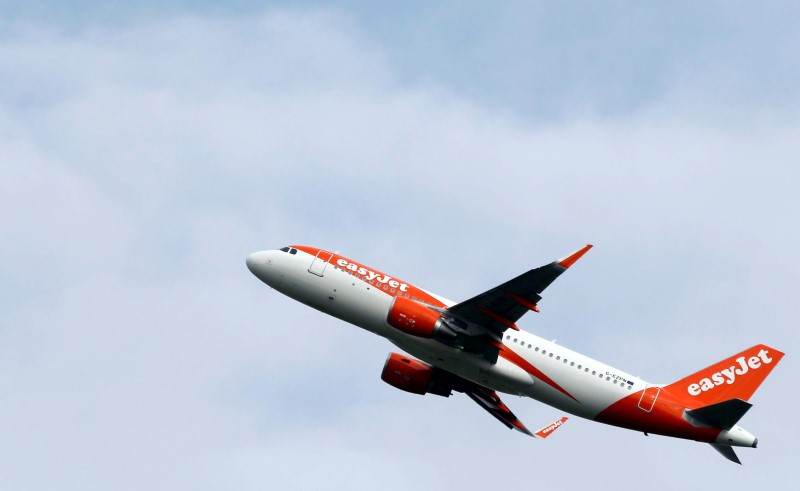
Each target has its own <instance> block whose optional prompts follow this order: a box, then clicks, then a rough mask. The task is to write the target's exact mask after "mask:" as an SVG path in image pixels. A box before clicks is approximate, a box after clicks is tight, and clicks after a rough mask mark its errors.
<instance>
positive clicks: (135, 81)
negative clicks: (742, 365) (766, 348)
mask: <svg viewBox="0 0 800 491" xmlns="http://www.w3.org/2000/svg"><path fill="white" fill-rule="evenodd" d="M0 18H2V19H3V20H2V21H0V73H2V74H3V76H2V77H0V156H2V165H0V210H2V211H1V212H0V213H2V215H0V252H2V254H3V257H5V258H6V261H4V262H3V263H2V266H0V277H2V278H3V281H2V282H0V293H1V295H0V393H2V394H3V396H2V399H0V434H2V435H3V440H4V444H3V445H0V488H2V489H9V490H14V489H52V488H54V487H58V488H60V489H81V490H86V489H109V488H114V489H142V488H148V489H170V490H174V489H231V488H234V489H264V487H269V488H275V489H308V488H323V489H373V488H375V487H378V486H380V487H381V488H384V489H401V488H408V487H415V488H419V489H428V488H441V487H443V486H447V487H457V488H463V489H485V488H486V487H487V486H490V485H491V486H503V487H511V486H519V485H520V484H519V483H520V481H524V482H525V485H532V484H534V483H535V484H536V485H539V486H548V487H554V486H559V487H567V488H572V487H577V486H589V485H597V486H601V487H608V486H611V485H618V483H619V482H620V480H622V479H625V480H629V481H631V482H639V481H645V480H647V479H649V478H650V477H651V476H652V474H653V472H656V473H657V474H658V475H659V481H658V482H656V483H654V485H653V487H654V489H690V488H691V489H694V488H696V487H697V485H698V484H700V485H702V484H707V485H711V484H712V483H713V485H715V486H716V485H720V484H721V485H724V486H725V487H726V488H729V489H744V488H752V487H753V486H755V485H758V486H770V485H771V486H773V487H782V486H783V483H785V482H786V481H787V479H788V478H789V477H788V476H789V475H790V472H791V471H792V470H793V467H792V466H793V465H794V462H796V459H797V450H796V449H795V446H794V440H795V436H796V430H794V429H792V428H793V427H791V426H789V427H788V429H787V426H786V425H787V424H790V422H791V421H792V416H793V413H792V408H793V407H794V406H795V403H796V397H797V396H796V395H794V394H792V393H791V391H790V390H786V388H787V387H793V386H794V385H795V384H794V381H793V378H792V377H793V374H794V373H796V364H795V362H794V361H792V360H793V359H792V353H793V352H794V351H796V350H795V349H794V348H796V347H797V345H798V343H797V337H796V335H795V332H794V329H795V326H796V325H797V320H798V315H797V313H796V309H795V308H794V303H795V297H796V296H797V287H796V280H795V278H796V277H797V274H798V273H800V267H798V253H797V252H796V251H795V247H794V244H796V243H797V242H798V227H797V226H796V222H797V218H796V217H797V214H798V211H800V210H798V208H800V206H798V205H799V202H798V198H797V194H796V188H797V183H798V181H799V180H800V179H799V178H800V172H799V171H798V167H797V165H796V160H797V158H796V156H797V155H798V154H799V153H800V152H799V151H800V138H798V137H799V136H800V132H799V131H798V129H799V128H800V125H798V116H797V114H798V109H799V108H798V103H799V102H800V99H799V98H798V87H800V84H798V75H800V67H798V63H797V61H796V55H795V52H796V46H798V44H800V43H798V41H799V39H798V38H799V37H800V36H799V35H798V34H797V33H796V29H794V28H793V26H796V25H797V21H798V8H797V7H795V6H794V5H793V4H790V3H767V4H763V5H759V7H758V8H756V7H754V6H752V5H749V4H745V3H741V4H734V3H730V2H684V3H676V4H672V5H671V6H669V7H667V6H664V5H661V4H642V5H630V4H627V3H621V2H620V3H617V2H611V3H602V4H601V3H582V4H579V5H577V6H572V7H570V8H569V9H565V8H564V7H561V6H558V5H555V4H545V3H527V2H501V3H497V4H495V6H493V7H491V9H488V8H487V7H486V6H485V5H483V4H479V3H466V4H460V3H443V4H438V5H436V6H431V5H429V4H428V3H425V2H411V3H408V2H405V3H403V4H396V5H394V6H390V7H386V8H384V7H381V8H378V7H376V6H375V5H373V4H372V3H366V2H364V3H359V2H333V3H327V4H324V5H323V4H318V3H314V2H301V3H292V4H288V3H274V4H269V3H255V2H226V3H225V4H224V5H223V4H218V3H216V2H199V3H195V2H140V3H138V4H137V6H136V7H131V6H130V5H129V4H127V3H123V2H120V3H117V4H113V3H112V4H108V3H100V2H74V3H71V4H70V5H69V6H64V5H63V4H62V3H61V2H26V3H25V4H22V5H20V4H18V3H12V2H0ZM587 242H592V243H594V244H595V245H596V247H595V249H593V250H592V251H591V253H590V254H588V255H587V256H586V257H584V259H583V260H582V261H581V262H580V263H579V264H578V265H576V267H575V268H574V269H571V270H570V272H569V274H568V275H564V276H563V277H562V278H560V279H559V281H558V282H557V283H556V284H554V285H553V286H552V287H551V288H550V289H548V291H547V292H546V293H547V294H546V296H545V298H544V300H543V301H542V302H541V307H542V314H541V315H537V316H530V318H529V317H525V318H524V320H523V321H522V323H521V325H522V327H523V328H525V329H527V330H530V331H533V332H535V333H537V334H539V335H542V336H544V337H546V338H548V339H553V338H557V339H558V340H559V342H560V343H562V344H564V345H566V346H568V347H570V348H573V349H577V350H578V351H581V352H583V353H586V354H587V355H589V356H593V357H595V358H598V359H600V360H602V361H605V362H608V363H610V364H612V365H615V366H618V367H619V368H621V369H623V370H627V371H630V372H633V373H636V374H638V375H641V376H643V377H645V378H647V379H650V380H652V381H655V382H670V381H673V380H676V379H678V378H680V377H682V376H684V375H686V374H688V373H690V372H693V371H695V370H697V369H699V368H702V367H704V366H707V365H709V364H711V363H713V362H715V361H718V360H719V359H722V358H724V357H727V356H728V355H730V354H733V353H735V352H737V351H739V350H741V349H743V348H746V347H748V346H751V345H754V344H757V343H760V342H764V343H767V344H770V345H772V346H775V347H776V348H779V349H782V350H783V351H785V352H787V353H788V355H787V356H786V358H785V359H784V360H783V361H782V363H781V365H780V366H779V367H778V368H777V369H776V370H775V371H774V372H773V374H772V376H771V377H770V378H769V380H768V381H767V382H766V383H765V384H764V386H763V387H762V389H761V390H760V391H759V392H758V393H757V394H756V396H755V397H754V399H753V402H754V403H755V408H754V409H753V410H752V411H751V412H750V413H749V414H748V415H747V416H746V418H745V419H744V420H743V422H742V423H743V425H744V426H745V427H746V428H748V429H749V430H751V431H752V432H753V433H755V434H756V435H757V436H758V437H759V440H760V442H761V444H760V448H759V449H757V450H751V451H747V450H743V451H742V452H740V456H741V458H742V460H743V462H744V463H745V466H743V467H741V468H739V467H735V466H732V465H731V464H730V463H728V462H727V461H725V460H724V459H722V458H720V457H719V456H718V455H716V454H715V452H713V451H712V450H711V449H709V448H706V446H704V445H699V444H693V443H690V442H682V441H673V440H669V439H666V438H659V437H651V438H645V437H644V436H642V435H639V434H636V433H633V432H625V431H622V430H617V429H614V428H609V427H604V426H600V425H595V424H592V423H589V422H586V421H581V420H571V421H570V423H569V424H568V425H567V427H565V428H564V429H562V430H561V431H560V432H559V434H557V435H556V436H555V437H553V438H550V439H548V440H547V442H546V443H545V444H541V442H531V441H530V440H528V439H525V438H522V437H520V436H519V435H515V434H512V433H511V432H507V431H504V430H503V428H502V427H500V426H499V425H498V424H497V423H496V422H495V421H493V420H492V419H491V418H488V417H487V416H486V415H485V414H484V413H483V412H482V411H481V410H480V409H479V408H477V407H475V406H474V404H473V403H472V402H471V401H469V400H467V399H466V398H465V397H458V396H454V397H452V398H450V399H449V400H444V399H441V398H436V397H432V396H426V397H424V398H423V397H415V396H412V395H410V394H405V393H402V392H400V391H397V390H395V389H392V388H391V387H389V386H387V385H385V384H383V383H382V382H381V381H380V378H379V373H380V369H381V367H382V364H383V361H384V360H385V357H386V355H387V353H388V352H389V351H392V350H393V349H394V348H393V347H392V346H391V345H389V343H388V342H386V341H384V340H382V339H379V338H376V337H374V336H372V335H370V334H368V333H366V332H362V331H360V330H358V329H357V328H355V327H352V326H348V325H345V324H343V323H341V322H339V321H336V320H334V319H332V318H327V317H325V316H324V315H322V314H320V313H317V312H315V311H312V310H309V309H307V308H305V307H304V306H302V305H299V304H297V303H294V302H292V301H291V300H289V299H287V298H285V297H282V296H280V295H279V294H277V293H276V292H274V291H271V290H269V289H267V288H265V287H264V286H263V285H262V284H260V283H259V282H258V281H257V280H256V279H255V278H254V277H252V276H251V275H250V273H249V271H247V269H246V267H245V265H244V257H245V255H246V254H247V253H249V252H252V251H254V250H259V249H264V248H274V247H280V246H283V245H286V244H290V243H301V244H302V243H306V244H312V245H318V246H320V247H326V248H330V249H333V250H339V251H341V252H342V253H343V254H345V255H347V256H351V257H353V258H355V259H357V260H359V261H361V262H364V263H365V264H368V265H372V266H373V267H375V268H378V269H380V270H383V271H386V272H388V273H390V274H393V275H396V276H398V277H401V278H403V279H404V280H407V281H411V282H413V283H415V284H417V285H419V286H421V287H423V288H426V289H429V290H432V291H435V292H437V293H440V294H442V295H444V296H446V297H448V298H452V299H454V300H459V299H464V298H468V297H469V296H471V295H473V294H475V293H477V292H480V291H483V290H485V289H487V288H489V287H491V286H494V285H496V284H499V283H501V282H502V281H505V280H507V279H508V278H510V277H513V276H515V275H517V274H519V273H521V272H522V271H524V270H526V269H528V268H530V267H534V266H538V265H540V264H544V263H546V262H548V261H550V260H552V259H554V258H556V257H560V256H562V255H564V254H565V253H567V252H570V251H572V250H575V249H577V248H578V247H580V246H581V245H583V244H584V243H587ZM506 402H507V403H508V405H509V406H510V407H511V408H512V409H513V410H514V411H515V413H516V414H517V415H518V416H519V417H520V418H521V419H522V420H523V421H525V422H526V424H528V425H529V426H531V427H537V426H538V425H539V424H540V423H541V424H544V423H547V422H550V421H553V420H554V419H556V418H557V417H560V416H561V414H560V413H558V412H557V411H555V410H554V409H552V408H548V407H546V406H543V405H541V404H538V403H536V402H535V401H531V400H522V399H517V398H509V400H507V401H506ZM465 451H466V452H468V453H466V452H465ZM466 455H469V460H467V458H466ZM456 456H458V457H460V458H458V457H456ZM475 461H479V462H481V468H482V469H483V470H482V471H481V472H480V473H478V474H477V475H476V474H475V473H474V472H472V471H473V469H474V463H473V462H475ZM450 463H452V465H449V464H450ZM576 469H582V471H581V472H575V470H576ZM678 469H682V471H680V472H679V471H677V470H678ZM699 469H701V470H699Z"/></svg>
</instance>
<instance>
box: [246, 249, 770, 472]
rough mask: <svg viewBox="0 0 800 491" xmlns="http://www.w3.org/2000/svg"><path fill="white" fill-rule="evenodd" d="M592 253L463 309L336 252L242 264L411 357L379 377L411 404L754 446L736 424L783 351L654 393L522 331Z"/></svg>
mask: <svg viewBox="0 0 800 491" xmlns="http://www.w3.org/2000/svg"><path fill="white" fill-rule="evenodd" d="M591 248H592V245H591V244H587V245H586V246H585V247H583V248H581V249H579V250H578V251H576V252H574V253H572V254H570V255H568V256H566V257H564V258H562V259H559V260H557V261H554V262H552V263H550V264H547V265H545V266H541V267H539V268H535V269H531V270H530V271H527V272H525V273H523V274H521V275H519V276H517V277H515V278H513V279H511V280H509V281H506V282H505V283H503V284H501V285H499V286H497V287H495V288H492V289H490V290H487V291H486V292H483V293H481V294H479V295H476V296H474V297H472V298H470V299H468V300H465V301H463V302H453V301H451V300H448V299H446V298H444V297H441V296H439V295H436V294H434V293H431V292H428V291H426V290H423V289H421V288H419V287H417V286H415V285H413V284H412V283H409V282H407V281H403V280H401V279H399V278H396V277H394V276H391V275H388V274H385V273H383V272H381V271H379V270H377V269H374V268H371V267H368V266H366V265H364V264H362V263H360V262H357V261H354V260H352V259H349V258H346V257H344V256H342V255H340V254H338V253H333V252H329V251H327V250H324V249H319V248H316V247H309V246H303V245H292V246H288V247H283V248H281V249H276V250H265V251H259V252H254V253H252V254H250V255H248V256H247V259H246V264H247V267H248V269H249V270H250V271H251V272H252V273H253V274H254V275H255V276H256V277H257V278H258V279H260V280H261V281H262V282H264V283H266V284H267V285H269V286H270V287H272V288H274V289H275V290H277V291H279V292H281V293H283V294H285V295H287V296H289V297H291V298H293V299H295V300H297V301H299V302H302V303H304V304H306V305H308V306H310V307H313V308H315V309H317V310H320V311H322V312H324V313H326V314H329V315H332V316H334V317H337V318H339V319H341V320H344V321H346V322H349V323H351V324H354V325H356V326H358V327H361V328H363V329H365V330H367V331H370V332H372V333H375V334H377V335H379V336H383V337H385V338H386V339H388V340H389V341H391V342H392V343H393V344H395V345H396V346H397V347H398V348H400V349H401V350H403V351H405V352H407V353H410V354H412V355H413V356H415V357H416V358H413V357H411V356H407V355H405V354H400V353H394V352H392V353H390V354H389V356H388V357H387V359H386V363H385V365H384V368H383V371H382V373H381V379H382V380H383V381H384V382H386V383H388V384H390V385H392V386H393V387H396V388H398V389H400V390H404V391H406V392H410V393H414V394H420V395H424V394H435V395H438V396H443V397H449V396H450V395H451V394H452V393H453V392H454V391H455V392H461V393H464V394H466V395H467V396H468V397H470V398H471V399H472V400H474V401H475V402H476V403H478V405H480V406H481V407H482V408H483V409H485V410H486V411H488V412H489V413H490V414H491V415H492V416H494V417H495V418H496V419H497V420H499V421H500V422H501V423H503V424H504V425H505V426H507V427H508V428H511V429H514V430H517V431H519V432H521V433H524V434H526V435H530V436H533V437H536V438H545V437H547V436H549V435H550V434H552V432H553V431H555V430H556V429H558V428H559V427H561V426H562V425H563V424H564V422H565V421H567V417H562V418H561V419H559V420H558V421H556V422H554V423H552V424H550V425H547V426H545V427H544V428H542V429H540V430H538V431H535V432H532V431H530V430H529V429H528V428H527V427H526V426H525V425H524V424H523V423H522V422H521V421H520V420H519V419H518V418H517V417H516V416H515V415H514V413H513V412H511V410H510V409H509V408H508V407H507V406H506V405H505V404H504V403H503V402H502V400H501V399H500V397H499V396H498V394H497V393H498V392H501V393H505V394H512V395H519V396H525V397H530V398H533V399H536V400H537V401H540V402H543V403H545V404H548V405H550V406H553V407H556V408H558V409H560V410H562V411H565V412H567V413H570V414H572V415H575V416H578V417H581V418H585V419H589V420H593V421H597V422H600V423H605V424H608V425H613V426H618V427H621V428H627V429H630V430H635V431H640V432H643V433H644V434H645V435H649V434H651V433H652V434H656V435H663V436H668V437H674V438H682V439H687V440H696V441H699V442H705V443H708V444H710V445H711V446H712V447H713V448H714V449H715V450H717V451H718V452H719V453H720V454H722V455H723V456H724V457H725V458H727V459H728V460H730V461H732V462H735V463H737V464H741V461H740V460H739V458H738V456H737V455H736V453H735V452H734V450H733V447H752V448H755V447H756V445H757V444H758V439H757V438H756V437H755V436H753V435H752V434H751V433H750V432H748V431H747V430H745V429H744V428H742V427H741V426H739V425H738V424H737V423H738V421H739V420H740V419H741V418H742V416H744V414H745V413H746V412H747V411H748V410H749V409H750V407H751V406H752V404H750V403H749V402H748V401H749V399H750V397H751V396H752V395H753V393H754V392H755V391H756V389H757V388H758V387H759V385H761V383H762V382H763V381H764V379H766V377H767V375H769V373H770V372H771V371H772V369H773V368H775V366H776V365H777V364H778V362H779V361H780V360H781V358H783V355H784V353H782V352H781V351H778V350H777V349H775V348H771V347H769V346H766V345H763V344H759V345H756V346H753V347H751V348H748V349H746V350H744V351H742V352H741V353H737V354H735V355H733V356H731V357H729V358H726V359H724V360H722V361H720V362H718V363H715V364H713V365H711V366H709V367H707V368H704V369H702V370H700V371H698V372H696V373H693V374H691V375H689V376H687V377H684V378H682V379H680V380H678V381H676V382H673V383H670V384H656V383H651V382H648V381H645V380H642V379H641V378H639V377H636V376H633V375H631V374H630V373H628V372H624V371H622V370H619V369H617V368H614V367H612V366H610V365H607V364H605V363H602V362H599V361H596V360H593V359H592V358H589V357H588V356H585V355H583V354H580V353H577V352H575V351H572V350H570V349H567V348H565V347H563V346H561V345H560V344H556V343H555V342H554V341H548V340H545V339H543V338H541V337H538V336H536V335H534V334H532V333H529V332H526V331H523V330H521V329H520V328H519V326H517V324H516V323H517V322H518V321H519V319H520V318H521V317H522V316H523V315H524V314H525V313H527V312H529V311H534V312H539V307H538V304H539V301H540V300H541V299H542V297H541V293H542V292H543V291H544V290H545V288H547V287H548V286H549V285H550V284H551V283H552V282H553V281H554V280H555V279H556V278H558V277H559V276H560V275H561V274H562V273H564V271H566V270H567V269H568V268H570V267H571V266H572V265H574V264H575V262H576V261H578V259H580V258H581V257H582V256H583V255H584V254H586V252H588V251H589V249H591Z"/></svg>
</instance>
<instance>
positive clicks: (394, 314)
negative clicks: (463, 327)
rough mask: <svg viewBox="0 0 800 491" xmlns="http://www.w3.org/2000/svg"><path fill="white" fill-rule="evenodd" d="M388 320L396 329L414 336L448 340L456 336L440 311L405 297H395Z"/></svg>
mask: <svg viewBox="0 0 800 491" xmlns="http://www.w3.org/2000/svg"><path fill="white" fill-rule="evenodd" d="M386 321H387V322H388V323H389V325H390V326H392V327H394V328H395V329H398V330H400V331H402V332H404V333H406V334H410V335H412V336H417V337H421V338H428V339H437V340H440V341H446V342H447V341H452V340H454V339H455V338H456V332H455V331H454V330H453V328H452V327H450V326H449V325H448V324H447V323H446V322H445V320H444V319H443V318H442V315H441V314H440V313H439V312H436V311H435V310H433V309H429V308H428V307H426V306H425V305H423V304H421V303H419V302H416V301H414V300H411V299H408V298H405V297H395V299H394V301H393V302H392V308H391V309H389V316H388V317H387V319H386Z"/></svg>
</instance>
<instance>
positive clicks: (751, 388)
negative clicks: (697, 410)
mask: <svg viewBox="0 0 800 491" xmlns="http://www.w3.org/2000/svg"><path fill="white" fill-rule="evenodd" d="M781 358H783V353H782V352H780V351H778V350H776V349H775V348H770V347H769V346H766V345H763V344H759V345H758V346H753V347H752V348H750V349H746V350H744V351H742V352H741V353H738V354H735V355H733V356H731V357H730V358H727V359H725V360H722V361H721V362H719V363H716V364H714V365H711V366H710V367H708V368H704V369H702V370H700V371H699V372H697V373H693V374H692V375H689V376H688V377H686V378H683V379H681V380H678V381H677V382H675V383H672V384H670V385H668V386H666V387H664V390H666V391H668V392H670V393H672V394H674V395H676V396H678V397H680V398H681V399H684V400H687V401H692V402H693V403H696V404H694V406H695V407H700V406H707V405H709V404H715V403H718V402H722V401H727V400H730V399H742V400H744V401H746V400H748V399H750V397H751V396H752V395H753V393H754V392H755V391H756V389H758V386H759V385H761V383H762V382H763V381H764V379H766V378H767V375H769V374H770V372H771V371H772V369H773V368H775V365H777V364H778V362H779V361H780V360H781Z"/></svg>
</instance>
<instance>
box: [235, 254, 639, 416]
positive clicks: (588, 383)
mask: <svg viewBox="0 0 800 491" xmlns="http://www.w3.org/2000/svg"><path fill="white" fill-rule="evenodd" d="M313 261H315V256H313V255H311V254H308V253H306V252H304V251H302V250H298V251H296V252H295V253H293V254H289V253H287V252H284V251H262V252H258V253H254V254H253V255H251V256H250V257H248V266H250V268H251V270H252V271H253V273H254V274H256V275H257V276H258V277H259V278H260V279H261V280H262V281H264V282H265V283H267V284H268V285H270V286H271V287H273V288H274V289H276V290H278V291H279V292H281V293H283V294H285V295H287V296H289V297H291V298H293V299H295V300H297V301H299V302H302V303H304V304H306V305H308V306H310V307H313V308H315V309H317V310H320V311H322V312H325V313H326V314H330V315H332V316H334V317H338V318H339V319H342V320H344V321H346V322H349V323H351V324H355V325H357V326H359V327H361V328H363V329H366V330H368V331H371V332H373V333H375V334H378V335H379V336H383V337H385V338H386V339H388V340H389V341H391V342H392V343H394V344H395V345H397V346H398V347H399V348H401V349H403V350H405V351H406V352H408V353H409V354H411V355H413V356H416V357H418V358H420V359H421V360H423V361H426V362H428V363H430V364H432V365H435V366H438V367H440V368H443V369H445V370H447V371H450V372H452V373H455V374H457V375H459V376H461V377H463V378H465V379H467V380H470V381H472V382H475V383H477V384H480V385H483V386H485V387H488V388H491V389H494V390H497V391H500V392H504V393H508V394H516V395H522V396H527V397H531V398H534V399H536V400H539V401H541V402H544V403H546V404H549V405H551V406H554V407H557V408H560V409H562V410H564V411H567V412H569V413H571V414H574V415H576V416H581V417H584V418H589V419H593V418H594V417H595V416H596V415H597V414H598V413H599V412H601V411H603V410H604V409H606V408H608V407H609V406H611V405H612V404H614V403H615V402H617V401H620V400H621V399H623V398H625V397H627V396H629V395H631V394H632V393H635V392H637V391H640V390H643V389H645V388H646V387H647V386H648V383H647V382H645V381H643V380H641V379H639V378H638V377H635V376H633V375H631V374H629V373H626V372H623V371H621V370H618V369H616V368H613V367H611V366H609V365H606V364H604V363H601V362H599V361H597V360H593V359H592V358H589V357H587V356H584V355H582V354H580V353H576V352H575V351H572V350H570V349H567V348H565V347H563V346H560V345H558V344H555V343H553V342H551V341H547V340H545V339H542V338H540V337H538V336H536V335H534V334H531V333H529V332H525V331H521V330H520V331H512V330H507V331H506V332H505V334H504V335H503V339H502V343H503V344H504V346H505V347H506V348H507V349H509V350H510V351H513V352H514V353H516V354H517V355H519V356H520V357H521V358H522V359H524V360H525V361H526V362H528V363H530V364H532V365H535V367H536V368H538V369H539V370H540V371H541V372H543V373H544V374H546V375H547V377H549V378H550V379H552V380H553V381H555V382H556V383H557V384H558V385H559V386H560V387H561V388H563V389H564V390H565V391H566V392H568V393H569V394H571V395H572V396H573V398H570V397H568V396H566V395H564V393H562V392H560V391H558V390H556V389H555V388H553V387H552V386H551V385H548V384H547V383H543V382H541V381H540V380H538V379H536V378H535V377H533V376H532V375H531V374H530V373H528V372H527V371H526V370H524V369H522V368H521V367H520V366H519V365H518V364H515V363H512V362H510V361H508V360H506V359H504V358H498V360H497V362H496V363H491V362H489V361H487V360H486V359H485V358H483V357H481V356H479V355H475V354H471V353H466V352H464V351H462V350H459V349H456V348H453V347H450V346H447V345H445V344H443V343H441V342H439V341H436V340H432V339H424V338H419V337H415V336H412V335H409V334H405V333H403V332H401V331H399V330H398V329H396V328H394V327H392V326H391V325H389V323H388V322H387V316H388V313H389V309H390V308H391V304H392V300H393V298H394V296H395V295H398V294H402V292H401V291H400V289H399V288H390V285H389V284H386V283H384V284H381V283H380V282H377V281H373V282H372V283H370V282H367V281H362V280H361V279H359V278H357V277H356V276H354V275H353V274H352V271H348V270H347V269H345V268H342V267H339V266H337V265H336V263H333V264H329V263H324V264H323V263H319V262H318V263H317V264H316V268H314V269H313V271H314V272H311V271H310V267H311V265H312V262H313ZM251 262H252V263H253V264H252V265H251ZM342 264H344V263H342ZM320 265H322V268H324V269H322V268H320V267H319V266H320ZM392 290H394V292H392ZM425 293H426V294H427V295H430V296H432V297H434V298H436V299H437V300H439V301H440V302H441V303H443V304H444V305H445V306H448V307H449V306H451V305H453V304H454V302H452V301H449V300H447V299H445V298H442V297H439V296H437V295H434V294H430V293H428V292H425Z"/></svg>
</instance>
